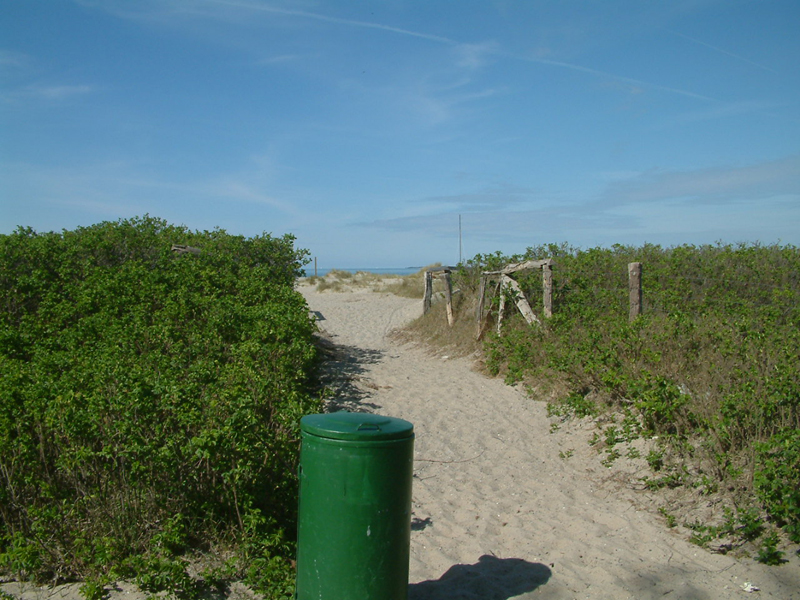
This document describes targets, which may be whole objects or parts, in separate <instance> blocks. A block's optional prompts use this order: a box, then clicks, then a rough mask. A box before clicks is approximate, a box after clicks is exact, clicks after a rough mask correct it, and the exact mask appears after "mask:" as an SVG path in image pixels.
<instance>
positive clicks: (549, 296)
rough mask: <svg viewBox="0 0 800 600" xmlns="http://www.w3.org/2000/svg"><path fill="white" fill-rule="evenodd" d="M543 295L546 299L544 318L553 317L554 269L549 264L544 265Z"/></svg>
mask: <svg viewBox="0 0 800 600" xmlns="http://www.w3.org/2000/svg"><path fill="white" fill-rule="evenodd" d="M542 285H543V286H544V287H543V289H542V295H543V297H544V316H545V318H548V319H549V318H550V317H552V316H553V269H552V267H551V266H550V265H549V264H545V265H542Z"/></svg>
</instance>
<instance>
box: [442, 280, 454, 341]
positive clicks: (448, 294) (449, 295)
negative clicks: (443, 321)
mask: <svg viewBox="0 0 800 600" xmlns="http://www.w3.org/2000/svg"><path fill="white" fill-rule="evenodd" d="M444 298H445V300H446V301H447V324H448V325H449V326H450V327H452V326H453V322H454V321H455V318H454V317H453V284H452V282H451V280H450V271H445V272H444Z"/></svg>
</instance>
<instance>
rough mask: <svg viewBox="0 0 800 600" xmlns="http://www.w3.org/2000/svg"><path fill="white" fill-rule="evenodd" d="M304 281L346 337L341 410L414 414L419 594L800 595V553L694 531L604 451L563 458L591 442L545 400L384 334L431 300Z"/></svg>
mask: <svg viewBox="0 0 800 600" xmlns="http://www.w3.org/2000/svg"><path fill="white" fill-rule="evenodd" d="M299 289H300V291H301V293H303V295H304V296H305V297H306V299H307V301H308V303H309V307H310V308H311V310H312V311H316V313H317V314H318V316H319V317H320V321H319V324H320V326H321V328H322V329H323V331H324V332H325V333H326V334H327V336H328V337H329V339H330V340H331V341H332V342H333V343H334V344H335V345H336V348H337V350H336V353H335V356H334V358H333V359H332V360H331V361H330V362H329V363H328V378H329V383H330V384H331V386H332V387H334V388H335V389H337V390H338V393H337V395H336V397H335V398H333V401H332V404H333V408H336V407H340V408H347V409H350V410H364V411H368V412H376V413H380V414H384V415H388V416H393V417H399V418H403V419H406V420H408V421H411V422H412V423H413V424H414V426H415V431H416V442H415V474H414V487H413V519H412V537H411V564H410V580H411V582H412V585H411V587H410V592H409V598H410V600H438V599H456V598H459V599H476V600H477V599H481V600H505V599H508V598H548V599H552V600H558V599H577V598H590V599H605V598H609V599H612V598H613V599H622V598H636V599H649V598H666V599H678V598H681V599H685V598H697V599H709V600H711V599H726V598H744V597H761V598H782V599H788V598H800V576H799V575H800V568H798V559H797V557H791V558H792V560H791V561H790V563H789V564H787V565H784V566H781V567H766V566H763V565H760V564H759V563H757V562H755V561H753V560H752V559H742V560H737V559H734V558H732V557H729V556H723V555H719V554H713V553H710V552H708V551H706V550H703V549H701V548H699V547H698V546H695V545H692V544H690V543H688V542H687V541H685V540H684V539H682V538H681V537H679V536H678V535H676V534H674V533H673V532H672V531H670V530H669V529H668V528H667V527H666V526H665V524H664V519H663V518H660V517H659V516H658V515H657V514H653V513H652V512H651V511H645V510H641V509H638V508H637V506H639V507H641V502H637V498H636V497H635V495H636V494H637V492H634V491H632V490H628V489H620V486H618V485H617V486H612V485H609V484H608V483H603V480H604V478H605V479H606V480H607V474H604V473H603V471H604V468H603V467H602V466H601V465H600V464H599V459H598V458H597V456H593V455H592V453H585V452H577V451H576V452H575V453H574V456H570V458H569V459H568V460H565V459H564V457H563V449H565V448H567V446H568V445H569V444H572V445H575V444H576V443H580V442H576V441H575V440H569V439H566V435H560V436H559V435H553V434H551V433H550V422H551V420H550V419H549V418H548V416H547V411H546V406H545V403H543V402H535V401H532V400H530V399H528V398H526V397H525V396H524V395H523V394H521V393H520V392H519V391H518V390H517V389H515V388H513V387H509V386H506V385H505V384H504V383H503V382H502V381H500V380H496V379H489V378H487V377H485V376H482V375H480V374H478V373H476V372H475V371H473V370H472V369H471V364H470V361H469V360H468V359H449V358H441V357H439V358H433V357H431V356H430V355H429V354H428V353H427V352H426V351H425V350H424V349H422V348H420V347H416V346H414V345H411V344H402V343H400V342H397V341H394V340H393V339H391V338H390V337H389V336H387V334H388V333H389V332H390V331H391V330H392V329H393V328H396V327H399V326H402V325H403V324H404V323H407V322H408V321H410V320H412V319H413V318H415V317H417V316H418V315H419V314H420V310H421V302H420V301H418V300H410V299H406V298H400V297H397V296H394V295H392V294H386V293H376V292H370V291H366V290H354V291H348V292H344V293H339V292H322V293H319V292H317V291H316V290H315V288H313V287H311V286H309V285H300V287H299ZM584 445H585V444H584ZM559 452H562V456H559ZM746 584H751V585H752V586H755V587H758V588H759V591H750V592H748V591H745V589H743V586H745V587H746ZM750 589H752V588H750Z"/></svg>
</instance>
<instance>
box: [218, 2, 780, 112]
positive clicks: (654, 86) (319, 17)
mask: <svg viewBox="0 0 800 600" xmlns="http://www.w3.org/2000/svg"><path fill="white" fill-rule="evenodd" d="M208 1H209V2H211V3H214V4H222V5H226V6H234V7H238V8H245V9H251V10H260V11H263V12H270V13H275V14H280V15H286V16H291V17H301V18H306V19H314V20H316V21H325V22H327V23H335V24H338V25H348V26H351V27H363V28H366V29H379V30H382V31H389V32H391V33H397V34H399V35H408V36H412V37H416V38H420V39H424V40H430V41H432V42H438V43H440V44H447V45H448V46H461V45H462V43H461V42H458V41H456V40H453V39H450V38H447V37H443V36H440V35H433V34H430V33H420V32H418V31H412V30H410V29H402V28H400V27H392V26H390V25H383V24H380V23H373V22H370V21H356V20H354V19H342V18H340V17H331V16H328V15H321V14H319V13H312V12H306V11H302V10H291V9H286V8H278V7H275V6H270V5H268V4H255V3H251V2H241V1H237V0H208ZM676 35H681V34H676ZM683 37H686V36H683ZM688 39H690V40H691V38H688ZM692 41H697V40H692ZM698 43H700V44H702V43H703V42H698ZM704 45H706V46H707V45H708V44H704ZM710 47H711V48H713V46H710ZM714 49H715V50H719V49H718V48H714ZM720 52H725V51H724V50H720ZM725 53H726V54H730V53H729V52H725ZM497 54H499V55H504V56H506V57H507V58H513V59H517V60H523V61H526V62H533V63H540V64H544V65H550V66H553V67H560V68H563V69H571V70H573V71H580V72H582V73H588V74H590V75H594V76H596V77H609V78H611V79H616V80H617V81H622V82H625V83H630V84H634V85H637V86H641V87H648V88H652V89H657V90H661V91H664V92H669V93H671V94H678V95H681V96H686V97H689V98H694V99H696V100H704V101H714V99H713V98H709V97H707V96H702V95H700V94H695V93H694V92H689V91H686V90H680V89H676V88H671V87H667V86H663V85H657V84H654V83H648V82H646V81H641V80H638V79H631V78H629V77H623V76H620V75H615V74H613V73H606V72H604V71H598V70H597V69H591V68H589V67H583V66H580V65H575V64H572V63H566V62H561V61H556V60H547V59H543V58H524V57H520V56H515V55H511V54H503V53H497ZM731 56H736V55H734V54H731ZM737 58H741V57H737ZM742 60H747V59H742ZM748 62H752V61H748ZM753 64H756V63H753ZM757 66H760V65H757ZM762 68H765V67H762Z"/></svg>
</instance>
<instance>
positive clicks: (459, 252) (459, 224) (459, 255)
mask: <svg viewBox="0 0 800 600" xmlns="http://www.w3.org/2000/svg"><path fill="white" fill-rule="evenodd" d="M458 264H461V215H458Z"/></svg>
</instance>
